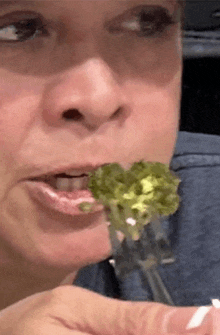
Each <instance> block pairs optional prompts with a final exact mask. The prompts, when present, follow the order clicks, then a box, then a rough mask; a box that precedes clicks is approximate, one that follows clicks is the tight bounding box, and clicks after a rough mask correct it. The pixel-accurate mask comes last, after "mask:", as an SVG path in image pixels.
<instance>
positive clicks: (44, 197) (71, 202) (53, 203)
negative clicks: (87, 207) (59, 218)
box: [25, 181, 104, 216]
mask: <svg viewBox="0 0 220 335" xmlns="http://www.w3.org/2000/svg"><path fill="white" fill-rule="evenodd" d="M25 185H26V188H27V191H28V193H29V195H30V196H31V197H32V198H33V199H35V200H36V201H38V202H40V203H41V205H43V206H45V205H46V206H47V207H48V208H50V209H53V210H55V211H58V212H59V213H63V214H68V215H73V216H75V215H85V214H88V212H83V211H82V210H81V209H80V208H79V205H80V204H81V203H82V202H89V203H91V204H94V206H93V208H92V209H93V211H92V212H93V213H94V212H99V211H102V210H103V209H104V206H103V205H101V204H99V203H98V202H97V200H96V199H94V197H93V195H92V193H91V192H90V191H89V190H75V191H72V192H65V191H58V190H55V189H54V188H52V187H51V186H50V185H48V184H46V183H44V182H40V181H25Z"/></svg>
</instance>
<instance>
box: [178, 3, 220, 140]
mask: <svg viewBox="0 0 220 335" xmlns="http://www.w3.org/2000/svg"><path fill="white" fill-rule="evenodd" d="M183 55H184V70H183V90H182V101H181V124H180V131H188V132H194V133H204V134H213V135H220V1H212V0H205V1H204V0H203V1H197V0H195V1H192V0H187V2H186V7H185V25H184V39H183Z"/></svg>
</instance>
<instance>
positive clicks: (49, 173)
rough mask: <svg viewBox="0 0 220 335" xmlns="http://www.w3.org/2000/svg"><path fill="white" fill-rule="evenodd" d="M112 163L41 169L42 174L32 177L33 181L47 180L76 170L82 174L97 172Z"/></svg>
mask: <svg viewBox="0 0 220 335" xmlns="http://www.w3.org/2000/svg"><path fill="white" fill-rule="evenodd" d="M107 164H110V163H103V164H87V165H82V166H79V165H74V164H72V165H68V166H61V167H59V168H55V169H47V168H45V169H43V168H42V169H41V170H42V173H40V174H38V175H37V174H33V175H32V176H30V178H31V179H41V178H45V177H48V176H53V175H56V174H60V173H66V174H68V171H72V170H76V172H80V173H82V174H83V173H88V172H92V171H95V170H97V169H98V168H99V167H101V166H104V165H107Z"/></svg>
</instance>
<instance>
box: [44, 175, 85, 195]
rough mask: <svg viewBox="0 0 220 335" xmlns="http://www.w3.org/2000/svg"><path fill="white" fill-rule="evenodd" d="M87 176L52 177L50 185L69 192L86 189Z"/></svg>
mask: <svg viewBox="0 0 220 335" xmlns="http://www.w3.org/2000/svg"><path fill="white" fill-rule="evenodd" d="M88 181H89V177H81V178H53V181H52V180H51V182H50V185H51V186H53V187H54V188H55V189H57V190H59V191H66V192H71V191H74V190H85V189H87V185H88Z"/></svg>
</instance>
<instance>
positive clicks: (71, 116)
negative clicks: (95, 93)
mask: <svg viewBox="0 0 220 335" xmlns="http://www.w3.org/2000/svg"><path fill="white" fill-rule="evenodd" d="M63 118H64V119H66V120H75V121H78V120H80V119H82V118H83V116H82V114H81V113H80V112H78V110H77V109H70V110H68V111H66V112H64V113H63Z"/></svg>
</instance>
